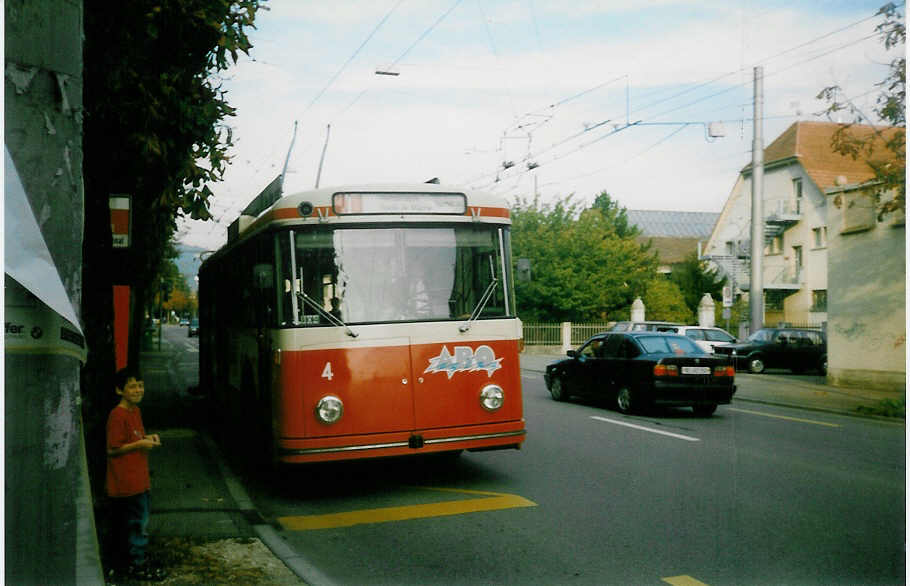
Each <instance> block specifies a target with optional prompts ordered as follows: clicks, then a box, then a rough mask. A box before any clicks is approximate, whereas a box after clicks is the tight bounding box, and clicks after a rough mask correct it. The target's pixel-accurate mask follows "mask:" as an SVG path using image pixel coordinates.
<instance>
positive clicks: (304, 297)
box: [297, 291, 359, 338]
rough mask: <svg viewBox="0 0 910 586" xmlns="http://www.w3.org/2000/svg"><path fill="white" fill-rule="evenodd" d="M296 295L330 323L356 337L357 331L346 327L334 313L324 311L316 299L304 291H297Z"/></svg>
mask: <svg viewBox="0 0 910 586" xmlns="http://www.w3.org/2000/svg"><path fill="white" fill-rule="evenodd" d="M297 296H298V297H299V298H300V299H301V300H303V302H304V303H305V304H306V305H309V306H310V307H312V308H313V309H314V310H315V311H316V313H318V314H319V315H321V316H322V317H324V318H325V319H327V320H329V323H332V324H334V325H336V326H341V327H343V328H344V332H345V333H346V334H347V335H349V336H351V337H352V338H356V337H357V336H358V335H359V334H358V333H357V332H354V331H352V330H351V328H350V327H348V324H346V323H344V322H343V321H341V320H340V319H338V318H337V317H335V316H334V315H332V314H331V313H329V312H328V311H326V310H325V309H323V308H322V306H321V305H319V304H318V303H316V300H314V299H313V298H312V297H310V296H309V295H307V294H306V293H304V292H303V291H300V292H298V293H297Z"/></svg>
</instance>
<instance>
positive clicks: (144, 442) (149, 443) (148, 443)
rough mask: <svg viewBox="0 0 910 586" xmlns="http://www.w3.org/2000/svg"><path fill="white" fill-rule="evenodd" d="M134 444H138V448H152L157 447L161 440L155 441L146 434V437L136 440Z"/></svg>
mask: <svg viewBox="0 0 910 586" xmlns="http://www.w3.org/2000/svg"><path fill="white" fill-rule="evenodd" d="M136 445H138V446H139V449H142V450H151V449H152V448H157V447H158V446H160V445H161V442H160V441H155V440H154V439H152V438H151V437H149V436H146V437H144V438H142V439H141V440H139V441H137V442H136Z"/></svg>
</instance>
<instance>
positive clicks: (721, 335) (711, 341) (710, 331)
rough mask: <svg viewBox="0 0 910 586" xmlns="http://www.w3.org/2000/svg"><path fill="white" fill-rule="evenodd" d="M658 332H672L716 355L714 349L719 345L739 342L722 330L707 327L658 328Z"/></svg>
mask: <svg viewBox="0 0 910 586" xmlns="http://www.w3.org/2000/svg"><path fill="white" fill-rule="evenodd" d="M657 331H658V332H672V333H674V334H679V335H681V336H685V337H687V338H691V339H692V341H693V342H695V343H696V344H698V346H699V347H700V348H701V349H702V350H704V351H705V352H709V353H711V354H713V353H714V347H715V346H717V345H719V344H735V343H736V342H737V341H738V340H737V339H736V338H734V337H733V336H731V335H730V334H728V333H727V332H726V331H724V330H722V329H720V328H713V327H710V328H709V327H705V326H658V327H657Z"/></svg>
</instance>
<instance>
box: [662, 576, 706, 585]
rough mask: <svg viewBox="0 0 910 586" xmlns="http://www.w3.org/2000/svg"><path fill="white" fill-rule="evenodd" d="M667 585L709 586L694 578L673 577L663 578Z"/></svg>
mask: <svg viewBox="0 0 910 586" xmlns="http://www.w3.org/2000/svg"><path fill="white" fill-rule="evenodd" d="M661 580H663V581H664V582H666V583H667V584H672V585H673V586H708V585H707V584H705V583H704V582H699V581H698V580H696V579H695V578H693V577H692V576H671V577H669V578H661Z"/></svg>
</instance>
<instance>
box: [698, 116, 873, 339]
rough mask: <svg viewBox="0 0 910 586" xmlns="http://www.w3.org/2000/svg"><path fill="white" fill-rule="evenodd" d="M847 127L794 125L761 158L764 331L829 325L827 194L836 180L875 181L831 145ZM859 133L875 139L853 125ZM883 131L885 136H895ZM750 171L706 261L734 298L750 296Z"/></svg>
mask: <svg viewBox="0 0 910 586" xmlns="http://www.w3.org/2000/svg"><path fill="white" fill-rule="evenodd" d="M840 126H842V125H840V124H836V123H829V122H795V123H794V124H792V125H791V126H790V127H789V128H787V130H785V131H784V132H783V133H782V134H781V135H780V136H778V137H777V138H776V139H775V140H774V141H773V142H772V143H771V144H770V145H768V146H767V147H765V151H764V175H763V177H764V180H763V186H764V188H763V192H764V193H763V198H762V206H763V216H764V218H763V219H764V226H763V227H764V234H763V235H764V242H763V257H762V288H763V290H764V322H765V324H777V323H781V322H783V323H788V324H792V325H796V326H824V325H825V324H826V323H827V321H828V318H829V314H828V284H829V282H828V238H829V225H828V217H827V202H826V194H825V192H826V190H828V189H831V188H834V187H835V186H836V182H837V179H838V178H841V181H842V182H843V183H844V184H860V183H863V182H866V181H869V180H870V179H872V178H873V177H874V174H873V172H872V170H871V168H870V167H869V166H868V165H867V164H866V163H865V161H864V160H863V159H862V157H860V158H859V159H858V160H854V159H853V158H852V157H849V156H843V155H840V154H838V153H836V152H834V150H833V149H832V146H831V140H832V136H833V135H834V133H835V132H836V131H837V129H838V128H839V127H840ZM852 128H853V131H854V132H859V133H871V132H873V131H874V129H873V128H872V127H871V126H860V125H855V126H853V127H852ZM890 131H891V129H886V130H885V132H890ZM751 191H752V166H751V164H750V165H747V166H746V167H745V168H743V169H742V171H741V172H740V174H739V177H737V179H736V183H735V184H734V186H733V189H732V191H731V192H730V196H729V197H728V199H727V202H726V204H725V205H724V208H723V210H722V211H721V213H720V217H719V218H718V221H717V224H716V225H715V226H714V229H713V231H712V233H711V236H710V238H709V240H708V244H707V246H706V247H705V249H704V251H703V257H704V258H706V259H709V260H711V261H713V262H714V263H715V264H716V265H717V266H718V267H719V268H720V269H721V271H722V272H723V273H724V274H725V275H726V276H727V277H728V278H729V279H730V281H731V282H732V284H733V286H734V290H735V292H736V293H737V294H743V293H746V296H748V291H749V289H750V257H751V248H752V246H751V218H752V194H751Z"/></svg>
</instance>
